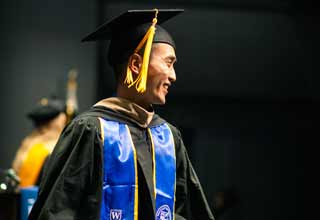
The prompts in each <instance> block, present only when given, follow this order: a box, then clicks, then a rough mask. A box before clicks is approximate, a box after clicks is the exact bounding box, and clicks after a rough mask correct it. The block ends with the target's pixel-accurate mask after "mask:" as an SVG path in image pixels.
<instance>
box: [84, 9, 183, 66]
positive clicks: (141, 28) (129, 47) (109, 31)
mask: <svg viewBox="0 0 320 220" xmlns="http://www.w3.org/2000/svg"><path fill="white" fill-rule="evenodd" d="M183 11H184V10H183V9H158V14H157V25H156V32H155V35H154V38H153V42H154V43H168V44H170V45H172V46H173V47H174V48H175V43H174V41H173V39H172V37H171V36H170V34H169V33H168V32H167V31H166V30H165V29H164V28H163V27H161V26H160V25H159V24H162V23H163V22H165V21H167V20H169V19H170V18H172V17H174V16H176V15H178V14H179V13H181V12H183ZM154 17H155V10H154V9H150V10H128V11H127V12H125V13H123V14H121V15H120V16H118V17H115V18H113V19H111V20H109V21H107V22H106V23H104V24H102V25H101V26H100V27H98V28H97V30H95V31H94V32H92V33H90V34H89V35H87V36H86V37H85V38H83V39H82V42H84V41H99V40H110V46H109V51H108V53H109V55H108V59H109V63H110V64H111V65H113V64H116V63H117V62H118V61H122V60H124V59H126V58H128V57H129V56H130V55H132V53H133V51H134V49H135V48H136V47H137V46H138V44H139V42H140V41H141V40H142V38H143V37H144V35H145V34H146V32H147V31H148V29H149V27H150V25H151V23H152V20H153V18H154Z"/></svg>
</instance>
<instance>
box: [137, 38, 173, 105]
mask: <svg viewBox="0 0 320 220" xmlns="http://www.w3.org/2000/svg"><path fill="white" fill-rule="evenodd" d="M175 62H176V54H175V50H174V48H173V47H172V46H171V45H169V44H166V43H154V44H153V46H152V51H151V54H150V61H149V68H148V79H147V89H146V92H145V93H144V94H143V99H144V101H145V102H146V103H147V104H162V105H163V104H165V103H166V95H167V94H168V91H169V87H170V86H171V84H172V83H173V82H174V81H176V73H175V70H174V64H175Z"/></svg>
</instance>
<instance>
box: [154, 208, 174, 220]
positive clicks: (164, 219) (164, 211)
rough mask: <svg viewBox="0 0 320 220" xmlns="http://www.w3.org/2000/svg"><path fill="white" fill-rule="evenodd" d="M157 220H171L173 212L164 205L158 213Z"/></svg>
mask: <svg viewBox="0 0 320 220" xmlns="http://www.w3.org/2000/svg"><path fill="white" fill-rule="evenodd" d="M156 219H157V220H171V210H170V208H169V206H167V205H162V206H161V207H160V208H159V209H158V211H157V213H156Z"/></svg>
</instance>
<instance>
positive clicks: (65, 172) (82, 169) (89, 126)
mask: <svg viewBox="0 0 320 220" xmlns="http://www.w3.org/2000/svg"><path fill="white" fill-rule="evenodd" d="M101 149H102V139H101V132H100V124H99V121H98V119H97V118H93V117H91V118H90V117H84V118H78V119H75V120H74V121H72V122H71V123H70V124H69V125H68V126H66V128H65V129H64V131H63V132H62V134H61V136H60V138H59V140H58V142H57V144H56V146H55V149H54V151H53V152H52V154H51V155H50V158H49V160H48V162H47V164H46V166H45V168H44V171H43V176H42V180H41V183H40V187H39V193H38V198H37V200H36V202H35V204H34V205H33V208H32V210H31V213H30V215H29V218H28V219H29V220H40V219H41V220H42V219H45V220H58V219H64V220H69V219H70V220H71V219H72V220H73V219H81V220H82V219H83V220H84V219H86V220H98V219H100V203H101V195H102V193H101V189H102V153H101Z"/></svg>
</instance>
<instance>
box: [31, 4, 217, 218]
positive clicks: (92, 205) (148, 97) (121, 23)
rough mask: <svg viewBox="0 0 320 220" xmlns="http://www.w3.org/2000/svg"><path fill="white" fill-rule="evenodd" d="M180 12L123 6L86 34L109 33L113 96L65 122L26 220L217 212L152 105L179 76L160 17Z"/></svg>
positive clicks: (176, 136) (177, 137)
mask: <svg viewBox="0 0 320 220" xmlns="http://www.w3.org/2000/svg"><path fill="white" fill-rule="evenodd" d="M182 11H183V10H178V9H174V10H132V11H127V12H126V13H124V14H122V15H120V16H119V17H116V18H114V19H112V20H111V21H109V22H107V23H105V24H103V25H102V26H100V27H99V28H98V29H97V30H96V31H94V32H93V33H91V34H89V35H88V36H86V37H85V38H84V39H83V41H97V40H110V47H109V53H108V60H109V63H110V64H111V66H112V67H113V69H114V72H115V76H116V79H117V91H116V94H117V95H116V97H112V98H107V99H104V100H101V101H99V102H98V103H97V104H95V105H94V106H93V107H92V108H91V109H90V110H89V111H87V112H85V113H82V114H80V115H79V116H78V117H77V118H75V119H74V120H73V121H72V122H71V123H70V124H69V125H68V126H67V127H66V128H65V130H64V132H63V133H62V135H61V137H60V139H59V142H58V143H57V145H56V147H55V150H54V152H53V154H52V156H51V157H50V160H49V161H48V164H47V166H46V168H45V170H44V174H43V176H44V177H43V179H42V182H41V185H40V190H39V195H38V199H37V201H36V203H35V204H34V206H33V209H32V211H31V213H30V216H29V219H39V220H40V219H86V220H88V219H103V220H121V219H123V220H151V219H157V220H159V219H161V220H162V219H163V220H173V219H176V220H179V219H201V220H208V219H214V218H213V216H212V213H211V211H210V209H209V206H208V203H207V201H206V198H205V196H204V193H203V191H202V188H201V185H200V183H199V180H198V178H197V175H196V173H195V171H194V169H193V167H192V164H191V162H190V160H189V158H188V154H187V151H186V148H185V146H184V144H183V141H182V138H181V134H180V132H179V131H178V129H177V128H175V127H174V126H173V125H171V124H169V123H168V122H166V121H165V120H164V119H162V118H161V117H160V116H158V115H157V114H155V112H154V110H153V107H152V106H153V105H155V104H160V105H163V104H165V103H166V95H167V94H168V92H169V88H170V86H171V84H172V83H174V82H175V81H176V73H175V70H174V64H175V62H176V54H175V50H176V47H175V44H174V41H173V39H172V37H171V36H170V34H169V33H168V32H167V31H166V30H165V29H164V28H162V27H161V26H159V24H161V23H163V22H165V21H166V20H168V19H170V18H171V17H174V16H176V15H177V14H179V13H181V12H182Z"/></svg>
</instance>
